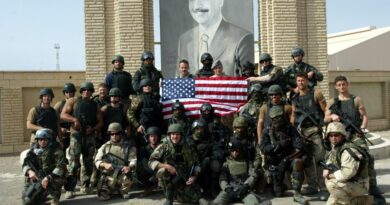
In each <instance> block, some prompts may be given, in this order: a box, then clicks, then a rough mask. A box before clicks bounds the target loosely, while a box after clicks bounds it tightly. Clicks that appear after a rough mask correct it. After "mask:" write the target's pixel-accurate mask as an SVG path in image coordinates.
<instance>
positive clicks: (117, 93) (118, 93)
mask: <svg viewBox="0 0 390 205" xmlns="http://www.w3.org/2000/svg"><path fill="white" fill-rule="evenodd" d="M108 96H110V97H112V96H119V97H122V91H121V90H120V89H119V88H111V90H110V92H108Z"/></svg>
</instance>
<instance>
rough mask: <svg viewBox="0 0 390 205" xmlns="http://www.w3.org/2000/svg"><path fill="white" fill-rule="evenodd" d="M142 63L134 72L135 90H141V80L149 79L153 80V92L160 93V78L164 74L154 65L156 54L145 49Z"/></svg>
mask: <svg viewBox="0 0 390 205" xmlns="http://www.w3.org/2000/svg"><path fill="white" fill-rule="evenodd" d="M141 61H142V65H141V68H140V69H139V70H137V71H135V73H134V81H133V89H134V90H135V91H138V92H139V91H140V90H141V86H140V84H141V81H142V80H144V79H149V80H151V82H152V85H151V86H152V92H153V94H155V95H158V93H159V91H160V90H159V89H160V80H162V79H163V76H162V74H161V72H160V71H159V70H157V69H156V67H154V55H153V53H151V52H149V51H145V52H144V53H142V55H141Z"/></svg>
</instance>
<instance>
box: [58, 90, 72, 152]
mask: <svg viewBox="0 0 390 205" xmlns="http://www.w3.org/2000/svg"><path fill="white" fill-rule="evenodd" d="M62 93H63V94H64V96H65V99H63V100H61V101H58V102H57V103H56V104H55V105H54V109H55V110H56V111H57V113H58V115H59V116H60V115H61V112H62V109H64V106H65V103H66V101H67V100H68V99H69V98H73V97H74V95H75V93H76V87H75V86H74V84H73V83H65V85H64V88H63V89H62ZM70 126H71V123H69V122H66V121H64V120H61V119H60V127H61V134H62V143H63V150H64V151H65V150H66V148H68V147H69V143H70Z"/></svg>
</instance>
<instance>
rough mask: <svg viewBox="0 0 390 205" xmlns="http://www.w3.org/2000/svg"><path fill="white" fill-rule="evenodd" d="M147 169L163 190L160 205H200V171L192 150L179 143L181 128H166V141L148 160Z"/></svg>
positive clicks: (191, 147)
mask: <svg viewBox="0 0 390 205" xmlns="http://www.w3.org/2000/svg"><path fill="white" fill-rule="evenodd" d="M149 167H150V168H151V169H153V170H155V171H156V172H157V178H158V179H159V181H160V183H161V185H162V186H163V189H164V195H165V199H166V201H165V203H164V205H172V204H173V201H174V199H175V197H176V199H177V200H178V201H180V202H184V203H198V202H202V200H203V199H202V200H201V196H200V195H201V193H200V187H199V185H198V184H197V182H196V181H197V178H198V176H199V174H200V171H201V170H200V167H199V161H198V155H197V152H196V148H195V147H193V146H191V145H189V144H188V143H187V142H185V140H184V139H183V128H182V126H181V125H179V124H172V125H170V126H169V128H168V140H166V141H164V142H163V143H162V144H160V145H159V146H158V147H157V148H156V149H155V150H154V151H153V153H152V155H151V156H150V159H149Z"/></svg>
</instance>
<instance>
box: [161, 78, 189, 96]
mask: <svg viewBox="0 0 390 205" xmlns="http://www.w3.org/2000/svg"><path fill="white" fill-rule="evenodd" d="M177 98H195V80H194V79H192V78H175V79H167V80H163V82H162V101H166V100H171V99H177Z"/></svg>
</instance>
